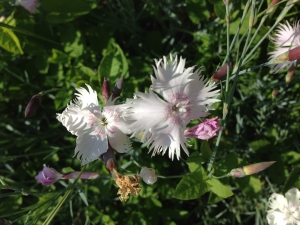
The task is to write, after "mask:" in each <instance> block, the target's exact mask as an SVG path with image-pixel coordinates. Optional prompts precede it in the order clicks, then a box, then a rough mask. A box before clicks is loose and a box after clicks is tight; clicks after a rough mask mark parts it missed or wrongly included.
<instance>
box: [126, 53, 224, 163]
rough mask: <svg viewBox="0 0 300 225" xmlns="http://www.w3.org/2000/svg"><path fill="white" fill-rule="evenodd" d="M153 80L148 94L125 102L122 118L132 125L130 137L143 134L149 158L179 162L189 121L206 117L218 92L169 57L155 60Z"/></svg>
mask: <svg viewBox="0 0 300 225" xmlns="http://www.w3.org/2000/svg"><path fill="white" fill-rule="evenodd" d="M155 64H156V67H154V72H155V76H151V80H152V86H151V88H150V90H149V93H141V92H137V93H136V94H135V98H134V99H130V100H128V102H127V104H126V105H125V108H126V109H125V110H124V112H123V116H124V118H125V119H126V120H127V121H132V124H130V125H129V129H130V130H131V131H133V134H132V136H137V135H139V134H140V133H141V132H143V135H142V138H141V141H142V142H144V143H146V144H148V146H150V151H153V153H152V155H155V154H160V153H161V154H162V155H163V154H165V153H166V152H167V151H168V152H169V157H170V158H172V160H173V158H174V155H176V156H177V159H179V158H180V148H182V149H183V150H184V152H185V153H186V154H189V151H188V149H187V147H186V142H187V140H186V138H185V136H184V130H185V129H186V125H187V124H188V123H189V122H190V121H191V120H193V119H199V118H200V117H205V116H207V115H208V110H211V109H212V107H210V104H212V103H214V102H218V101H219V100H218V99H216V96H217V95H218V93H219V90H213V89H214V88H215V86H214V84H212V85H211V84H209V82H205V81H204V77H203V76H199V74H200V72H201V70H196V71H193V70H194V68H193V67H189V68H187V69H185V60H184V59H182V58H180V59H179V60H177V57H175V59H174V58H173V57H172V56H170V61H169V62H168V60H167V58H166V57H163V59H160V60H155Z"/></svg>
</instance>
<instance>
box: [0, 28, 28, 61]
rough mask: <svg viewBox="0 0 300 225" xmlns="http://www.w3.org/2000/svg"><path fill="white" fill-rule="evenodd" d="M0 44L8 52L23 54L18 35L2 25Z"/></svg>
mask: <svg viewBox="0 0 300 225" xmlns="http://www.w3.org/2000/svg"><path fill="white" fill-rule="evenodd" d="M0 46H1V47H2V48H4V49H5V50H6V51H8V52H11V53H15V54H21V55H22V54H23V51H22V48H21V45H20V42H19V39H18V37H17V36H16V35H15V34H14V32H13V31H12V30H10V29H7V28H4V27H1V28H0Z"/></svg>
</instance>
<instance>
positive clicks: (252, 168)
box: [228, 161, 276, 178]
mask: <svg viewBox="0 0 300 225" xmlns="http://www.w3.org/2000/svg"><path fill="white" fill-rule="evenodd" d="M275 162H276V161H270V162H261V163H255V164H251V165H248V166H243V167H240V168H236V169H232V170H231V171H230V172H229V174H228V175H229V176H233V177H237V178H241V177H245V176H248V175H251V174H254V173H258V172H260V171H263V170H265V169H267V168H268V167H269V166H271V165H272V164H273V163H275Z"/></svg>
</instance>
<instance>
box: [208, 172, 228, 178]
mask: <svg viewBox="0 0 300 225" xmlns="http://www.w3.org/2000/svg"><path fill="white" fill-rule="evenodd" d="M211 177H212V178H216V179H221V178H224V177H228V174H227V173H226V174H225V175H223V176H219V177H217V176H214V175H211Z"/></svg>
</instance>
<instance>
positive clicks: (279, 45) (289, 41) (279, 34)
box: [269, 21, 300, 73]
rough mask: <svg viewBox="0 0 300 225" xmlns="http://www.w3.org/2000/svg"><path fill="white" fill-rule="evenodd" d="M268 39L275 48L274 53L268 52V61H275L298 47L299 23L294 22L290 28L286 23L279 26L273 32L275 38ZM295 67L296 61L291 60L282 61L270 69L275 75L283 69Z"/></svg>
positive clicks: (299, 43)
mask: <svg viewBox="0 0 300 225" xmlns="http://www.w3.org/2000/svg"><path fill="white" fill-rule="evenodd" d="M270 39H271V41H273V42H274V44H275V45H276V46H275V49H274V51H272V52H269V55H270V58H269V59H270V60H272V61H275V60H276V59H277V58H278V57H279V56H280V55H282V54H284V53H286V52H287V51H290V50H292V49H294V48H297V47H299V46H300V21H295V22H294V23H293V25H292V26H291V25H290V24H289V22H287V21H286V23H285V24H283V23H281V24H279V28H278V29H277V30H275V36H274V37H270ZM296 65H297V60H293V61H284V62H281V63H278V64H275V65H273V66H272V67H273V69H274V72H275V73H277V72H278V71H279V70H281V69H283V68H284V67H288V68H290V67H291V66H296Z"/></svg>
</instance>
